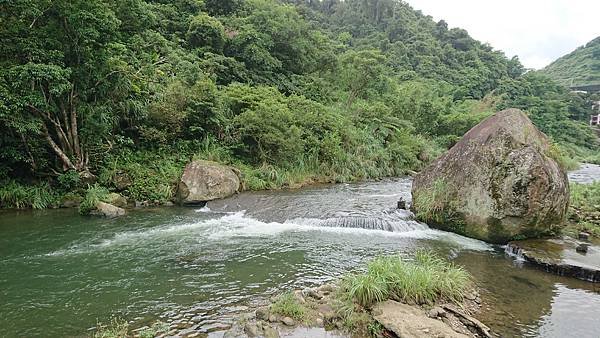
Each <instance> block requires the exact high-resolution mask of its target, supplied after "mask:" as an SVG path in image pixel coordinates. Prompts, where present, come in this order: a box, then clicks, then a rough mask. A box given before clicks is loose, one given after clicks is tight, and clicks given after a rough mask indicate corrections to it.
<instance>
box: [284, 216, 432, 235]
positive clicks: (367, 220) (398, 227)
mask: <svg viewBox="0 0 600 338" xmlns="http://www.w3.org/2000/svg"><path fill="white" fill-rule="evenodd" d="M291 222H293V223H296V224H300V225H310V226H319V227H330V228H355V229H368V230H381V231H389V232H407V231H414V230H427V229H428V227H427V226H426V225H425V224H422V223H419V222H417V221H414V220H411V219H402V218H400V219H384V218H377V217H369V216H344V217H333V218H327V219H314V218H298V219H294V220H292V221H291Z"/></svg>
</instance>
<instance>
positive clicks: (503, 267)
mask: <svg viewBox="0 0 600 338" xmlns="http://www.w3.org/2000/svg"><path fill="white" fill-rule="evenodd" d="M410 185H411V181H410V179H396V180H385V181H381V182H370V183H361V184H340V185H331V186H318V187H312V188H307V189H302V190H296V191H281V192H256V193H242V194H239V195H237V196H235V197H233V198H230V199H226V200H222V201H215V202H210V203H208V205H207V207H204V208H201V209H192V208H166V209H145V210H141V211H133V212H131V213H130V214H129V215H127V216H125V217H122V218H118V219H111V220H107V219H100V218H87V217H81V216H79V215H77V213H76V211H74V210H50V211H42V212H31V211H29V212H1V213H0V233H2V237H0V271H1V272H2V273H1V274H0V299H1V300H2V306H1V307H0V336H9V337H12V336H45V337H62V336H68V335H80V334H81V333H85V332H86V330H87V329H88V328H90V327H93V326H94V325H95V324H96V322H97V320H100V321H107V320H109V318H110V316H111V315H115V316H121V317H124V318H127V319H128V320H130V321H132V322H133V323H134V325H137V324H141V323H148V322H150V321H153V320H156V319H157V318H173V317H177V316H182V317H185V318H189V319H190V320H191V321H193V322H194V323H195V325H199V326H200V327H202V328H206V330H207V331H210V330H213V329H215V328H219V327H222V325H223V323H227V321H228V320H230V319H231V317H232V316H233V314H234V313H236V312H237V311H241V310H243V309H245V307H244V306H246V305H248V304H252V303H254V302H256V301H257V300H260V299H264V298H266V297H268V296H269V295H273V294H276V293H279V292H281V291H282V290H286V289H289V288H300V287H304V286H309V285H315V284H320V283H323V282H326V281H330V280H333V279H336V278H338V277H339V276H341V275H342V274H344V273H346V272H348V271H351V270H354V269H357V267H360V266H362V264H363V263H365V262H366V261H368V260H369V259H370V258H372V257H374V256H376V255H380V254H391V253H400V254H403V255H411V254H412V253H413V252H414V251H415V250H417V249H419V248H430V249H433V250H436V251H438V252H440V253H441V254H443V255H445V256H447V257H449V258H451V259H453V260H455V261H456V262H457V263H458V264H461V265H463V266H465V268H466V269H468V270H469V271H470V272H471V273H472V274H473V275H474V277H475V279H476V281H477V283H478V285H479V286H480V287H481V288H482V289H483V294H482V298H483V301H484V307H483V312H482V313H481V316H480V317H481V318H482V319H483V321H484V322H485V323H486V324H488V325H490V326H491V327H492V328H493V329H494V330H496V331H497V332H498V333H500V334H501V335H502V336H505V337H510V336H528V337H536V336H541V337H559V336H561V335H562V336H564V334H565V333H577V336H578V337H586V336H590V335H591V334H595V333H596V330H597V327H598V326H597V324H596V323H595V320H596V319H597V318H600V295H599V294H598V290H597V289H594V287H593V285H591V284H586V283H584V282H579V281H575V280H569V279H564V278H561V277H557V276H553V275H549V274H545V273H543V272H540V271H538V270H535V269H530V268H528V267H527V266H523V265H522V264H520V263H515V261H514V260H513V259H512V258H508V257H506V256H505V254H504V253H503V251H502V249H500V248H498V247H492V246H490V245H487V244H485V243H483V242H480V241H477V240H472V239H468V238H464V237H461V236H458V235H455V234H451V233H446V232H441V231H437V230H433V229H429V228H428V227H427V225H425V224H422V223H419V222H416V221H414V220H413V219H412V216H411V214H410V213H409V212H406V211H400V210H397V209H395V208H394V206H395V205H396V202H397V200H398V199H399V198H403V199H405V200H410ZM569 335H570V334H569Z"/></svg>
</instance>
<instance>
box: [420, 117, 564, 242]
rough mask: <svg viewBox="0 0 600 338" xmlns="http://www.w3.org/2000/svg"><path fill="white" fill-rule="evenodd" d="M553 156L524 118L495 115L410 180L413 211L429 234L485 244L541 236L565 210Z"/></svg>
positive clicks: (559, 170) (561, 181)
mask: <svg viewBox="0 0 600 338" xmlns="http://www.w3.org/2000/svg"><path fill="white" fill-rule="evenodd" d="M555 154H556V152H555V150H554V148H553V147H552V146H551V144H550V142H549V140H548V138H547V137H546V135H544V134H543V133H541V132H540V131H539V130H537V128H536V127H535V126H534V125H533V123H531V121H530V120H529V118H528V117H527V116H526V115H525V114H524V113H523V112H522V111H520V110H518V109H507V110H504V111H501V112H498V113H496V114H494V115H492V116H490V117H488V118H487V119H485V120H484V121H482V122H481V123H479V124H478V125H477V126H475V127H473V128H472V129H471V130H469V132H467V133H466V134H465V136H463V138H462V139H461V140H460V141H459V142H458V143H457V144H456V145H455V146H454V147H452V149H450V150H449V151H448V152H446V153H445V154H444V155H442V156H441V157H440V158H438V159H437V160H435V161H434V162H433V163H431V164H430V165H429V166H428V167H427V168H425V169H424V170H423V171H421V172H420V173H419V174H418V175H417V176H416V177H415V179H414V181H413V186H412V194H413V204H412V209H413V211H414V212H415V214H416V215H417V218H418V219H420V220H422V221H424V222H427V223H428V224H430V225H432V226H434V227H437V228H440V229H442V230H447V231H452V232H456V233H459V234H462V235H466V236H469V237H473V238H478V239H482V240H485V241H488V242H493V243H505V242H507V241H509V240H511V239H515V238H518V239H524V238H531V237H539V236H541V235H543V234H545V233H548V232H550V231H551V230H552V229H553V227H555V226H557V225H559V224H561V223H562V221H563V220H564V217H565V215H566V212H567V209H568V204H569V182H568V179H567V174H566V171H565V170H564V169H563V168H562V167H561V166H560V165H559V164H558V162H557V161H556V160H555V159H554V158H553V157H554V156H555Z"/></svg>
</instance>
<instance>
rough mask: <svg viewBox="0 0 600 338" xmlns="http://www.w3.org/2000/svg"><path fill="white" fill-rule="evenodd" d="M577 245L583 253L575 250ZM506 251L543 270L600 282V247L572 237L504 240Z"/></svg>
mask: <svg viewBox="0 0 600 338" xmlns="http://www.w3.org/2000/svg"><path fill="white" fill-rule="evenodd" d="M581 244H585V245H586V246H587V251H586V252H578V249H577V248H578V247H579V246H580V245H581ZM506 252H507V253H509V254H512V255H516V256H518V257H519V258H522V259H523V260H525V261H526V262H528V263H530V264H532V265H533V266H536V267H538V268H540V269H542V270H544V271H546V272H550V273H554V274H557V275H561V276H567V277H575V278H578V279H581V280H585V281H589V282H595V283H599V282H600V246H599V245H594V244H588V243H580V242H578V241H576V240H574V239H570V238H564V239H530V240H524V241H514V242H510V243H508V245H507V247H506Z"/></svg>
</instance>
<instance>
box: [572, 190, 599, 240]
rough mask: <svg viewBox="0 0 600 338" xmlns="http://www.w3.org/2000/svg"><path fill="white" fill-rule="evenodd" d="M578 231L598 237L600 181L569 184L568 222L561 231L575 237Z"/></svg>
mask: <svg viewBox="0 0 600 338" xmlns="http://www.w3.org/2000/svg"><path fill="white" fill-rule="evenodd" d="M580 231H584V232H587V233H590V234H591V235H592V236H594V237H597V238H600V182H594V183H591V184H577V183H575V184H571V205H570V207H569V223H568V224H567V226H566V227H565V228H564V229H563V232H564V233H566V234H568V235H571V236H574V237H576V236H577V233H578V232H580Z"/></svg>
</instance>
